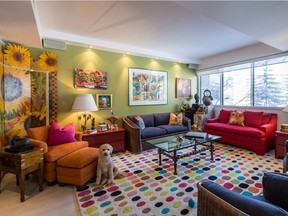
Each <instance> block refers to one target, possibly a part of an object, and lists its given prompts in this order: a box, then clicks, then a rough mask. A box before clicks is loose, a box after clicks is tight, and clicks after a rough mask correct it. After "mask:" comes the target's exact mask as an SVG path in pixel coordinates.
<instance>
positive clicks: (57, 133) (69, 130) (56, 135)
mask: <svg viewBox="0 0 288 216" xmlns="http://www.w3.org/2000/svg"><path fill="white" fill-rule="evenodd" d="M74 136H75V125H74V123H73V122H71V123H69V124H67V125H65V126H64V127H63V128H61V126H60V125H59V124H57V123H55V122H51V124H50V128H49V135H48V142H47V144H48V145H49V146H53V145H59V144H64V143H69V142H76V141H77V140H76V139H75V137H74Z"/></svg>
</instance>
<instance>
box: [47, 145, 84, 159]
mask: <svg viewBox="0 0 288 216" xmlns="http://www.w3.org/2000/svg"><path fill="white" fill-rule="evenodd" d="M84 147H88V142H87V141H77V142H71V143H65V144H61V145H55V146H48V152H47V153H46V154H45V155H44V160H45V161H46V162H54V161H56V160H58V159H59V158H62V157H63V156H65V155H67V154H70V153H72V152H74V151H76V150H78V149H81V148H84Z"/></svg>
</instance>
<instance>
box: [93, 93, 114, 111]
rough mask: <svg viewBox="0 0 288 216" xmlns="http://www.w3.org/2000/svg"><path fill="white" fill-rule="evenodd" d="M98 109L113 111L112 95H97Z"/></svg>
mask: <svg viewBox="0 0 288 216" xmlns="http://www.w3.org/2000/svg"><path fill="white" fill-rule="evenodd" d="M96 98H97V107H98V109H99V110H101V109H112V94H97V95H96Z"/></svg>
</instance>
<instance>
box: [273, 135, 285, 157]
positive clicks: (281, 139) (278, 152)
mask: <svg viewBox="0 0 288 216" xmlns="http://www.w3.org/2000/svg"><path fill="white" fill-rule="evenodd" d="M286 140H288V133H285V132H282V131H276V148H275V158H283V157H284V156H285V152H286V147H285V142H286Z"/></svg>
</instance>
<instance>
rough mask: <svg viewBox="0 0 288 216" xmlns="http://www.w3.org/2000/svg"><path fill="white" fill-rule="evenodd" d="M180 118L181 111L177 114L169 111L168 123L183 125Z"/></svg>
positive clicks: (181, 117)
mask: <svg viewBox="0 0 288 216" xmlns="http://www.w3.org/2000/svg"><path fill="white" fill-rule="evenodd" d="M182 120H183V114H182V113H179V114H178V115H175V114H174V113H170V119H169V125H183V124H182Z"/></svg>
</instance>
